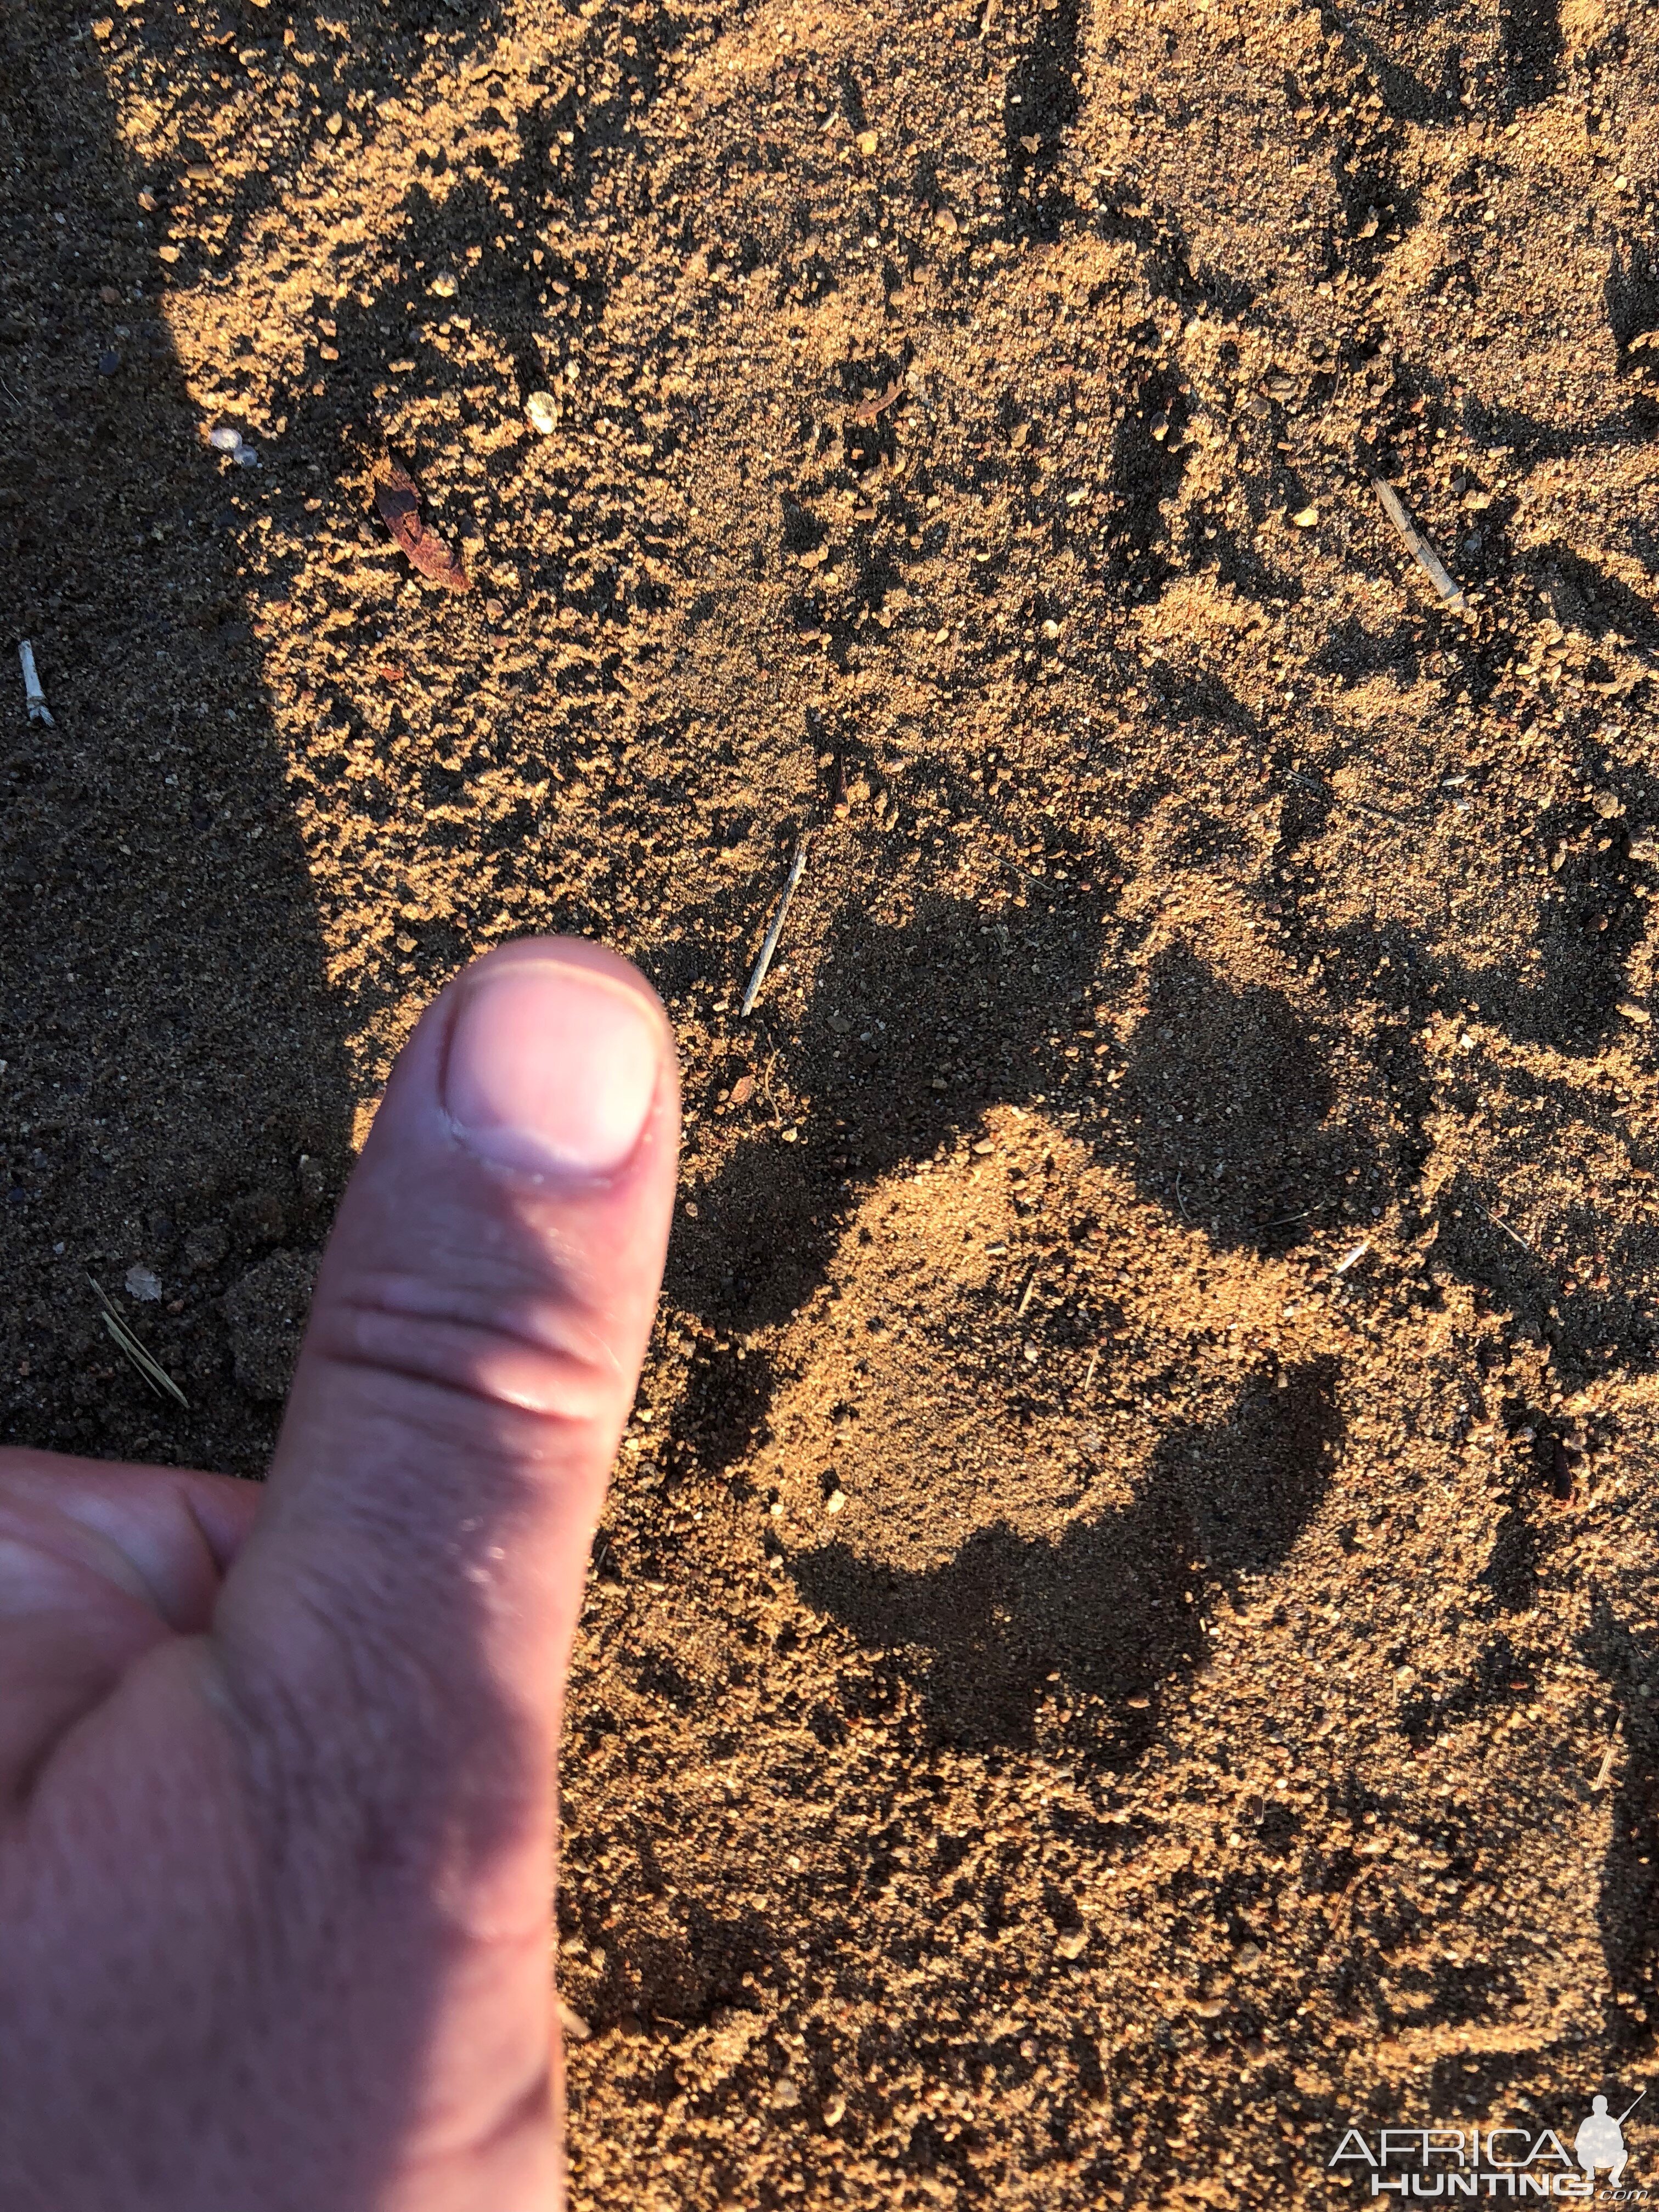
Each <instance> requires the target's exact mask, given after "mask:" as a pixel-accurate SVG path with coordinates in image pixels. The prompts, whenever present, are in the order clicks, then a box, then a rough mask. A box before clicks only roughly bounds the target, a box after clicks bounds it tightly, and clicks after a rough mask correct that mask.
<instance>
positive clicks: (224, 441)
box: [208, 422, 242, 453]
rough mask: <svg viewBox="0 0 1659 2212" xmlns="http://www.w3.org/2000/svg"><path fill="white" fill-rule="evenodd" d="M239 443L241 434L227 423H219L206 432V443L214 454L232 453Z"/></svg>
mask: <svg viewBox="0 0 1659 2212" xmlns="http://www.w3.org/2000/svg"><path fill="white" fill-rule="evenodd" d="M241 442H242V434H241V432H240V430H233V429H232V428H231V426H230V424H229V423H228V422H221V423H219V424H218V425H217V426H216V428H214V429H211V430H210V431H209V432H208V443H209V445H210V446H211V447H213V450H214V451H215V453H234V452H235V451H236V448H237V447H238V446H240V444H241Z"/></svg>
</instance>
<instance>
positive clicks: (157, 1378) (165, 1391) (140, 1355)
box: [87, 1275, 190, 1413]
mask: <svg viewBox="0 0 1659 2212" xmlns="http://www.w3.org/2000/svg"><path fill="white" fill-rule="evenodd" d="M87 1280H88V1282H89V1283H90V1284H91V1285H92V1287H93V1291H94V1294H95V1295H96V1297H97V1299H98V1303H99V1304H100V1306H101V1307H102V1308H103V1322H104V1327H105V1328H106V1329H107V1330H108V1331H109V1334H110V1335H111V1336H112V1338H113V1340H114V1342H115V1347H116V1350H117V1351H118V1352H120V1353H121V1354H122V1355H123V1356H124V1357H125V1358H126V1359H128V1360H130V1361H131V1364H132V1365H133V1366H134V1367H136V1368H137V1370H138V1373H139V1375H140V1376H141V1377H142V1378H143V1381H144V1382H146V1383H149V1387H150V1389H152V1390H154V1391H155V1395H157V1397H158V1398H159V1397H168V1398H172V1399H173V1400H175V1401H177V1403H178V1404H179V1405H180V1406H182V1407H184V1409H185V1412H186V1413H188V1412H189V1411H190V1401H189V1399H188V1398H186V1397H185V1394H184V1392H183V1391H182V1390H181V1389H179V1385H178V1384H177V1383H175V1382H174V1381H173V1377H172V1376H171V1375H169V1374H168V1373H167V1369H166V1368H165V1367H163V1366H161V1364H159V1363H158V1362H157V1361H155V1360H154V1359H152V1358H150V1356H149V1352H146V1351H145V1349H144V1347H143V1345H142V1344H141V1343H140V1342H139V1341H138V1339H137V1337H136V1336H135V1335H134V1334H133V1333H132V1331H131V1329H130V1328H128V1327H127V1325H126V1323H125V1322H124V1321H123V1320H122V1318H121V1316H120V1315H119V1314H118V1313H117V1311H116V1310H115V1308H114V1307H113V1306H112V1304H110V1302H109V1299H108V1298H107V1297H106V1295H105V1292H104V1286H103V1285H102V1284H101V1283H100V1281H99V1280H98V1279H97V1277H96V1276H95V1275H88V1277H87Z"/></svg>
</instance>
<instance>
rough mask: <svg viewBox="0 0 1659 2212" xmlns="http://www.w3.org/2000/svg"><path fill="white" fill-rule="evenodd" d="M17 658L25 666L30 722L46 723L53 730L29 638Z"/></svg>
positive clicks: (18, 651)
mask: <svg viewBox="0 0 1659 2212" xmlns="http://www.w3.org/2000/svg"><path fill="white" fill-rule="evenodd" d="M17 658H18V659H20V660H21V662H22V664H23V693H24V696H25V697H26V698H27V701H28V709H29V720H30V721H32V722H44V723H45V724H46V727H47V728H48V729H51V728H52V726H53V725H52V714H51V713H50V711H49V709H48V708H47V706H46V693H45V692H44V691H43V690H41V688H40V670H39V669H38V668H36V666H35V665H34V647H33V646H32V645H31V644H30V643H29V641H28V640H27V638H25V639H24V640H23V641H22V643H21V645H20V646H19V647H18V648H17Z"/></svg>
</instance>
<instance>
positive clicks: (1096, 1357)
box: [1083, 1345, 1100, 1398]
mask: <svg viewBox="0 0 1659 2212" xmlns="http://www.w3.org/2000/svg"><path fill="white" fill-rule="evenodd" d="M1099 1363H1100V1346H1098V1345H1096V1346H1095V1348H1094V1350H1093V1351H1092V1352H1091V1353H1090V1354H1089V1371H1088V1373H1087V1374H1086V1375H1085V1376H1084V1378H1083V1395H1084V1396H1085V1398H1086V1397H1087V1396H1088V1395H1089V1385H1090V1384H1091V1383H1092V1382H1093V1381H1094V1379H1095V1369H1096V1367H1097V1365H1098V1364H1099Z"/></svg>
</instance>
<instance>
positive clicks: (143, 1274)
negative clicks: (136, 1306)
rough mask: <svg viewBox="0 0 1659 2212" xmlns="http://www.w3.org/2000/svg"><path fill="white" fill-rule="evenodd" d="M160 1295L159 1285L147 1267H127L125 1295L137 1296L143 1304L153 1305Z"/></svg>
mask: <svg viewBox="0 0 1659 2212" xmlns="http://www.w3.org/2000/svg"><path fill="white" fill-rule="evenodd" d="M127 1296H128V1297H130V1298H137V1299H139V1300H140V1301H141V1302H142V1303H143V1304H145V1305H154V1304H155V1302H156V1300H157V1299H158V1298H159V1297H161V1283H160V1282H159V1280H158V1279H156V1277H155V1275H154V1274H152V1273H151V1272H150V1270H149V1268H148V1267H129V1268H128V1269H127Z"/></svg>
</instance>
